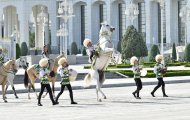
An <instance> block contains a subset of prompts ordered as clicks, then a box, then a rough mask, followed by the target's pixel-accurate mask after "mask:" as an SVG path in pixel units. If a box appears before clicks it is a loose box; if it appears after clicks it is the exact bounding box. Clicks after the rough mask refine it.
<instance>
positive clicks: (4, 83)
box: [2, 81, 7, 103]
mask: <svg viewBox="0 0 190 120" xmlns="http://www.w3.org/2000/svg"><path fill="white" fill-rule="evenodd" d="M5 85H6V81H4V82H3V84H2V94H3V100H4V102H5V103H6V102H7V100H6V98H5Z"/></svg>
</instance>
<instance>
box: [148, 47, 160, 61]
mask: <svg viewBox="0 0 190 120" xmlns="http://www.w3.org/2000/svg"><path fill="white" fill-rule="evenodd" d="M157 54H160V51H159V48H158V46H157V45H153V46H152V47H151V50H150V53H149V61H150V62H155V57H156V55H157Z"/></svg>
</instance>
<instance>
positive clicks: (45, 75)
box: [38, 58, 57, 106]
mask: <svg viewBox="0 0 190 120" xmlns="http://www.w3.org/2000/svg"><path fill="white" fill-rule="evenodd" d="M39 65H40V71H39V79H40V80H41V91H40V93H39V97H38V106H42V104H41V97H42V94H43V92H44V89H45V88H46V89H47V91H48V93H49V96H50V99H51V101H52V104H53V105H56V104H57V103H56V102H55V101H54V99H53V94H52V90H51V87H50V84H49V80H48V79H49V78H51V76H49V73H50V71H49V69H48V59H47V58H43V59H41V60H40V61H39Z"/></svg>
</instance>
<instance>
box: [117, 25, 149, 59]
mask: <svg viewBox="0 0 190 120" xmlns="http://www.w3.org/2000/svg"><path fill="white" fill-rule="evenodd" d="M121 49H122V51H121V53H122V59H123V60H127V59H129V58H131V57H132V56H136V57H139V58H140V57H145V56H147V55H148V50H147V47H146V43H145V41H144V40H143V37H142V36H141V35H140V34H139V33H138V32H137V30H136V29H135V27H134V26H133V25H131V26H129V27H128V28H127V31H126V33H125V35H124V37H123V39H122V42H121Z"/></svg>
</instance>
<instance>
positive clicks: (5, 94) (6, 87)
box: [5, 82, 9, 99]
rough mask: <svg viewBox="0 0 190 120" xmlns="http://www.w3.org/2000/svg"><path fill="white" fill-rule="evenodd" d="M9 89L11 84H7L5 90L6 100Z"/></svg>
mask: <svg viewBox="0 0 190 120" xmlns="http://www.w3.org/2000/svg"><path fill="white" fill-rule="evenodd" d="M8 87H9V83H8V82H7V84H6V88H5V98H6V99H7V96H6V93H7V89H8Z"/></svg>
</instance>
